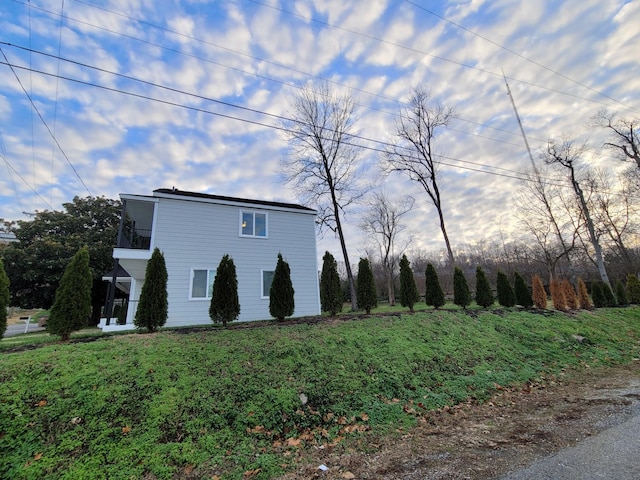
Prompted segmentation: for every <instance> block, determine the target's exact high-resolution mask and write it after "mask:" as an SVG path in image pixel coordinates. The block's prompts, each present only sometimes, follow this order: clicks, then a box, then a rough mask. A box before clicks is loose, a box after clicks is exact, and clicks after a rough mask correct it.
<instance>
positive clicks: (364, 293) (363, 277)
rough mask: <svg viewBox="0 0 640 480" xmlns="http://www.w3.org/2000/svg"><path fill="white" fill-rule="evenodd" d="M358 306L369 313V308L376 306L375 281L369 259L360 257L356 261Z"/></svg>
mask: <svg viewBox="0 0 640 480" xmlns="http://www.w3.org/2000/svg"><path fill="white" fill-rule="evenodd" d="M357 299H358V308H360V309H362V310H364V311H365V312H367V314H370V313H371V309H372V308H375V307H377V306H378V295H377V293H376V282H375V280H374V278H373V272H372V271H371V265H370V264H369V260H368V259H366V258H361V259H360V263H358V290H357Z"/></svg>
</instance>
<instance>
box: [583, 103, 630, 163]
mask: <svg viewBox="0 0 640 480" xmlns="http://www.w3.org/2000/svg"><path fill="white" fill-rule="evenodd" d="M592 124H593V126H596V127H602V128H606V129H608V130H609V133H610V138H611V141H610V142H605V144H604V146H605V147H608V148H612V149H614V150H616V151H617V152H618V154H619V157H620V159H621V160H623V161H628V160H632V161H634V162H635V163H636V165H637V166H638V168H639V169H640V133H639V132H638V126H640V118H634V119H633V120H627V119H624V118H620V119H616V116H615V114H613V113H610V112H607V111H606V110H601V111H600V112H598V114H597V115H596V116H595V117H593V119H592Z"/></svg>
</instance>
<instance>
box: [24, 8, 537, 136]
mask: <svg viewBox="0 0 640 480" xmlns="http://www.w3.org/2000/svg"><path fill="white" fill-rule="evenodd" d="M13 1H14V2H15V3H19V4H23V3H22V2H20V1H18V0H13ZM75 1H76V2H78V3H82V4H85V5H88V6H90V7H93V8H96V9H99V10H102V11H105V12H107V13H111V14H113V15H117V16H120V17H122V18H126V19H128V20H132V21H134V22H138V23H142V24H145V25H148V26H150V27H152V28H155V29H158V30H162V31H165V32H167V33H171V34H174V35H178V36H181V37H183V38H187V39H189V40H194V41H196V42H200V43H204V44H206V45H209V46H212V47H216V48H219V49H222V50H225V51H228V52H230V53H233V54H237V55H241V56H245V57H248V58H251V59H253V60H256V61H258V62H262V63H266V64H269V65H273V66H276V67H278V68H282V69H286V70H290V71H293V72H294V73H299V74H302V75H305V76H307V77H309V78H314V79H317V80H321V81H323V82H327V83H330V84H332V85H336V86H339V87H343V88H348V89H349V90H352V91H356V92H360V93H364V94H366V95H370V96H372V97H376V98H380V99H382V100H385V101H389V102H393V103H398V102H397V100H396V99H393V98H390V97H386V96H384V95H380V94H377V93H373V92H369V91H366V90H363V89H359V88H356V87H353V86H351V85H347V84H344V83H340V82H337V81H335V80H331V79H327V78H325V77H321V76H318V75H313V74H311V73H307V72H303V71H301V70H297V69H295V68H292V67H289V66H286V65H283V64H280V63H277V62H272V61H269V60H266V59H263V58H260V57H255V56H253V55H250V54H247V53H244V52H240V51H237V50H233V49H231V48H228V47H224V46H222V45H218V44H216V43H213V42H209V41H207V40H200V39H198V38H197V37H193V36H191V35H186V34H184V33H181V32H177V31H175V30H171V29H169V28H166V27H162V26H160V25H155V24H153V23H150V22H147V21H145V20H140V19H136V18H134V17H131V16H129V15H125V14H122V13H118V12H114V11H113V10H109V9H106V8H104V7H101V6H98V5H93V4H91V3H88V2H84V1H82V0H75ZM33 8H36V9H38V10H40V11H42V12H44V13H46V14H48V15H50V16H60V14H59V13H56V12H53V11H50V10H47V9H45V8H42V7H33ZM64 18H65V19H67V20H70V21H72V22H76V23H79V24H81V25H87V26H89V27H92V28H95V29H98V30H102V31H105V32H108V33H111V34H113V35H118V36H121V37H124V38H128V39H130V40H134V41H137V42H140V43H145V44H147V45H151V46H154V47H158V48H162V49H163V50H166V51H168V52H173V53H176V54H178V55H184V56H186V57H190V58H194V59H196V60H201V61H204V62H207V63H209V64H212V65H218V66H220V67H223V68H227V69H229V70H233V71H236V72H239V73H242V74H244V75H248V76H252V77H255V78H261V79H264V80H267V81H270V82H273V83H279V84H281V85H285V86H287V87H291V88H297V89H301V88H302V87H301V86H300V85H297V84H295V83H293V82H287V81H283V80H278V79H276V78H273V77H268V76H266V75H262V74H259V73H256V72H251V71H247V70H243V69H241V68H238V67H233V66H230V65H227V64H224V63H221V62H218V61H214V60H211V59H208V58H205V57H201V56H198V55H194V54H193V53H188V52H184V51H182V50H178V49H176V48H172V47H167V46H165V45H162V44H159V43H156V42H152V41H150V40H145V39H143V38H140V37H135V36H133V35H129V34H126V33H122V32H118V31H115V30H111V29H109V28H106V27H102V26H99V25H95V24H93V23H89V22H85V21H84V20H79V19H77V18H73V17H70V16H68V15H65V17H64ZM358 105H360V106H362V107H364V108H367V109H369V110H374V111H378V112H381V113H384V114H387V115H391V116H397V113H394V112H389V111H386V110H383V109H381V108H377V107H373V106H371V105H364V104H361V103H359V104H358ZM457 120H459V121H462V122H465V123H471V124H473V125H477V126H481V127H484V128H488V129H491V130H496V131H498V132H502V133H506V134H508V135H513V136H518V134H517V133H515V132H511V131H509V130H506V129H503V128H499V127H494V126H492V125H486V124H482V123H480V122H476V121H473V120H468V119H466V118H462V117H458V118H457ZM446 128H447V129H450V130H453V129H452V127H446ZM454 131H455V130H454ZM457 131H459V132H460V133H466V134H468V135H474V136H477V137H480V138H486V139H489V140H494V141H497V142H501V143H507V144H510V145H514V146H518V144H515V143H508V142H505V141H503V140H498V139H495V138H493V137H487V136H483V135H479V134H475V133H471V132H465V131H464V130H457ZM537 140H538V141H539V142H544V140H540V139H537Z"/></svg>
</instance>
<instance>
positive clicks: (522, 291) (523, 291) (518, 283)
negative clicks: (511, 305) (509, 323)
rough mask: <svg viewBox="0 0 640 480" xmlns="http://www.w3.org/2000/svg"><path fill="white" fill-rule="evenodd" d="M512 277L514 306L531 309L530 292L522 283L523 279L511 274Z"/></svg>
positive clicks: (516, 273) (531, 299)
mask: <svg viewBox="0 0 640 480" xmlns="http://www.w3.org/2000/svg"><path fill="white" fill-rule="evenodd" d="M513 277H514V293H515V294H516V305H522V306H523V307H524V308H531V307H533V298H531V292H530V291H529V288H528V287H527V284H526V283H525V282H524V278H522V276H521V275H520V274H519V273H518V272H515V273H514V274H513Z"/></svg>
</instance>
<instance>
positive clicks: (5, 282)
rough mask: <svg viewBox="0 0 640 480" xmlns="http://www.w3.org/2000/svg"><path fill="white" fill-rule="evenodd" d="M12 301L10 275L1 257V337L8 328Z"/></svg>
mask: <svg viewBox="0 0 640 480" xmlns="http://www.w3.org/2000/svg"><path fill="white" fill-rule="evenodd" d="M10 301H11V297H10V295H9V277H8V276H7V272H6V271H5V269H4V262H3V261H2V258H0V338H2V336H3V335H4V332H5V331H6V330H7V308H9V302H10Z"/></svg>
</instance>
